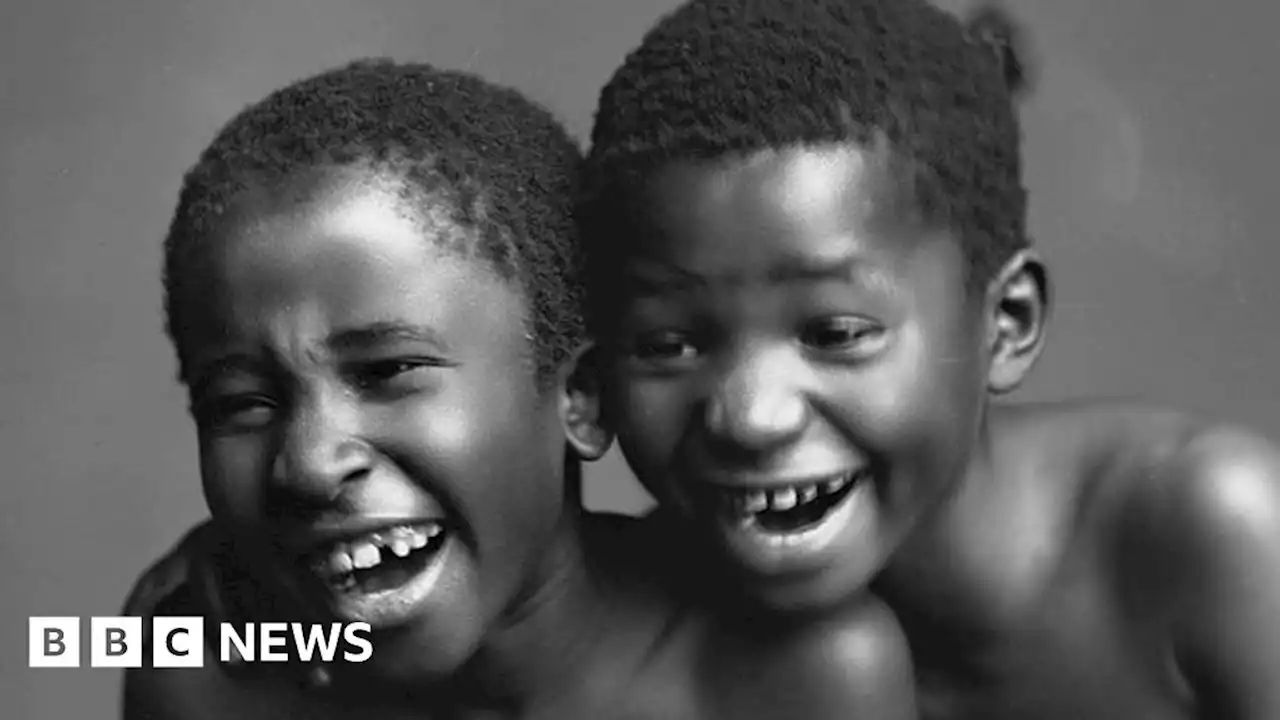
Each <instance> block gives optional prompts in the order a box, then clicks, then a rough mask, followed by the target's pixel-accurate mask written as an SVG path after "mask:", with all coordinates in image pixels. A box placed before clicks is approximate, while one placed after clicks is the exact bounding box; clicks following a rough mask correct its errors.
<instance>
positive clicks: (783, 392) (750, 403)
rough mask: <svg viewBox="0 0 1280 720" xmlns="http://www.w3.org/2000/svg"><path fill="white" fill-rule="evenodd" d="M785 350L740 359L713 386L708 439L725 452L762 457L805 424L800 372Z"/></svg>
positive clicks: (794, 436) (805, 405) (806, 410)
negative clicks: (760, 454) (725, 446)
mask: <svg viewBox="0 0 1280 720" xmlns="http://www.w3.org/2000/svg"><path fill="white" fill-rule="evenodd" d="M789 355H790V353H787V352H785V351H772V352H754V353H751V354H748V355H747V356H745V357H743V358H741V360H740V361H739V362H737V363H736V364H735V365H734V366H732V367H730V368H728V369H727V372H726V373H725V374H724V376H723V377H722V378H721V379H720V381H719V382H718V383H717V384H716V386H715V388H714V390H713V391H712V393H711V396H710V397H709V398H708V400H707V406H706V427H707V431H708V432H709V434H710V435H711V437H712V438H713V439H714V440H716V441H717V442H720V443H723V444H725V445H727V446H729V447H730V448H735V449H738V450H746V451H750V452H765V451H769V450H773V449H775V448H778V447H781V446H785V445H786V444H788V443H790V442H792V441H794V440H795V439H797V438H798V437H799V436H800V434H801V433H802V432H803V430H804V427H805V425H806V423H807V422H808V419H809V405H808V402H807V400H806V399H805V395H804V393H803V392H802V389H801V388H800V379H801V377H802V373H803V368H799V367H796V364H795V363H793V362H791V358H790V357H789Z"/></svg>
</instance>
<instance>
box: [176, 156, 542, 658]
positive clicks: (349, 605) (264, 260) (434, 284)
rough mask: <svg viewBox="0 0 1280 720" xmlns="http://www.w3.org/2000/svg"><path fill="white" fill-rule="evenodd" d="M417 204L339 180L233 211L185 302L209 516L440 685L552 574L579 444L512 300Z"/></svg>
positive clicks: (305, 594) (295, 590) (303, 599)
mask: <svg viewBox="0 0 1280 720" xmlns="http://www.w3.org/2000/svg"><path fill="white" fill-rule="evenodd" d="M405 207H406V205H405V204H404V203H403V202H402V201H401V200H399V199H398V196H397V193H396V189H395V188H394V187H392V186H390V185H388V184H387V183H383V184H381V185H379V184H376V183H371V182H364V183H360V182H341V181H335V182H334V183H331V184H330V186H329V187H328V188H327V189H325V190H323V191H322V192H320V193H319V194H317V195H315V196H314V197H312V198H311V199H310V200H307V201H306V202H303V203H283V202H279V201H273V200H266V199H259V200H258V201H256V202H255V201H247V202H244V203H240V205H239V206H238V207H237V212H236V213H235V218H236V219H235V220H232V221H230V222H228V223H227V225H226V226H225V228H224V232H222V233H221V234H220V235H219V237H218V238H216V240H215V241H214V242H211V243H210V245H211V246H212V247H215V248H216V249H213V250H210V252H211V253H214V257H213V260H212V263H211V268H212V275H213V278H212V283H211V286H212V287H213V290H212V293H211V294H210V296H209V297H208V298H207V301H205V302H201V303H199V304H197V303H191V304H190V305H188V307H196V308H197V309H196V310H195V311H194V312H193V313H191V315H192V319H194V320H195V321H196V324H197V328H198V329H197V331H196V335H197V337H196V339H195V340H194V341H193V342H192V348H191V349H192V356H193V359H194V362H193V370H194V371H193V373H192V377H193V382H192V385H191V395H192V402H193V412H194V414H195V416H196V419H197V423H198V427H199V437H200V455H201V471H202V474H203V481H204V487H205V493H206V497H207V499H208V502H209V505H210V507H211V509H212V512H213V514H214V516H215V517H216V518H217V519H218V520H219V521H221V522H223V523H225V524H227V525H228V526H229V527H230V528H231V529H232V530H233V531H234V533H235V535H236V537H237V538H238V540H239V541H240V542H241V543H242V544H243V546H244V547H246V548H252V549H253V551H254V552H255V553H258V554H259V558H258V559H259V560H261V561H263V562H265V563H267V564H268V566H269V567H272V569H273V572H275V573H276V574H277V577H278V578H279V580H280V588H279V589H280V590H282V591H284V592H286V593H289V594H290V595H291V596H292V597H293V598H294V599H295V600H297V601H299V602H300V603H303V605H304V607H309V608H312V609H315V610H318V611H319V612H321V613H322V614H324V615H327V616H329V617H336V618H338V619H340V620H343V621H367V622H369V623H371V624H372V626H373V627H374V629H375V631H377V630H397V631H398V634H397V633H396V632H393V633H391V636H393V637H400V638H404V637H407V636H411V637H413V638H416V640H415V644H416V645H418V647H419V650H418V652H419V653H425V655H426V656H430V657H431V658H435V659H436V660H438V664H439V665H440V666H441V667H443V666H447V665H448V664H450V663H453V662H457V661H458V660H459V659H460V658H462V657H464V656H465V655H466V654H467V653H468V652H469V651H470V650H471V649H472V648H473V646H474V644H475V642H476V641H477V639H478V638H479V637H480V634H481V633H482V632H483V631H484V628H486V627H487V626H488V625H489V624H490V623H491V622H492V621H493V620H494V619H495V618H496V617H497V616H498V615H499V614H500V613H501V612H503V611H504V610H506V609H507V608H506V606H507V605H508V604H510V603H511V602H513V598H515V597H517V596H519V595H520V594H521V593H523V592H524V591H526V590H527V585H528V584H529V583H530V582H534V581H535V580H534V579H533V578H535V577H536V575H537V574H538V573H540V572H544V571H545V570H546V568H547V565H548V563H549V562H550V561H549V560H548V558H547V556H548V555H552V554H553V553H552V552H551V550H550V548H551V547H552V546H553V545H555V543H554V542H553V541H554V540H555V539H556V538H558V537H561V536H558V535H556V533H557V531H558V530H559V529H560V528H561V527H563V526H562V520H563V519H564V517H565V516H564V514H563V511H562V509H563V492H562V490H563V488H562V485H563V461H564V450H565V442H566V428H565V425H564V424H563V423H562V415H561V412H562V408H561V405H560V403H559V402H558V401H559V399H560V397H561V396H560V395H559V394H558V392H556V391H545V392H539V391H538V389H537V386H536V384H535V382H534V377H533V375H532V365H531V361H530V352H531V348H530V344H529V342H528V340H527V339H526V333H525V323H524V322H523V319H524V317H525V315H526V308H525V303H524V300H523V299H522V296H521V294H520V293H518V292H517V290H516V289H515V288H513V287H512V286H510V285H508V283H506V282H504V281H503V280H501V279H499V278H498V277H497V276H496V275H495V274H493V273H491V272H490V271H489V269H488V268H487V267H485V266H484V265H483V264H481V262H480V261H473V260H468V259H465V258H463V257H460V256H459V255H458V254H456V253H451V252H448V251H446V250H443V249H442V245H441V244H440V241H441V239H442V234H445V233H457V232H461V231H460V230H458V229H457V228H455V227H453V226H451V225H450V224H449V223H448V222H445V221H437V222H435V223H434V224H433V223H430V222H425V221H420V220H418V219H416V218H415V217H414V216H413V215H411V214H409V213H408V212H406V210H405ZM448 239H449V238H447V237H446V238H444V240H448ZM201 308H204V309H201ZM353 571H354V572H353ZM286 619H287V618H286ZM375 644H377V641H376V639H375ZM433 653H434V655H433ZM377 655H378V653H377V652H375V656H377ZM416 662H419V663H424V664H426V665H432V664H433V661H432V660H429V659H427V658H426V657H419V658H417V659H416Z"/></svg>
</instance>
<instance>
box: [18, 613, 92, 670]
mask: <svg viewBox="0 0 1280 720" xmlns="http://www.w3.org/2000/svg"><path fill="white" fill-rule="evenodd" d="M27 631H28V634H27V650H28V655H29V658H30V663H29V665H30V667H64V668H67V667H71V668H73V667H80V618H78V617H33V618H30V619H29V620H28V624H27Z"/></svg>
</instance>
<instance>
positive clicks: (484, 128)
mask: <svg viewBox="0 0 1280 720" xmlns="http://www.w3.org/2000/svg"><path fill="white" fill-rule="evenodd" d="M581 163H582V151H581V149H580V148H579V146H578V144H577V143H576V142H575V141H574V140H573V139H572V138H571V137H570V136H569V134H568V133H567V131H566V130H565V129H564V126H563V125H562V124H561V123H560V122H558V121H557V119H556V118H555V117H553V116H552V114H551V113H550V112H549V111H548V110H546V109H545V108H543V107H542V106H540V105H539V104H537V103H535V102H534V101H532V100H530V99H528V98H527V97H525V96H524V95H522V94H521V93H519V92H517V91H515V90H512V89H509V88H505V87H501V86H499V85H496V84H494V83H491V82H488V81H486V80H483V79H481V78H480V77H478V76H475V75H471V74H468V73H463V72H457V71H448V70H443V69H438V68H436V67H434V66H432V65H429V64H425V63H413V64H408V63H406V64H398V63H395V62H392V61H390V60H383V59H372V60H360V61H356V62H353V63H350V64H348V65H345V66H343V67H339V68H336V69H332V70H329V71H327V72H323V73H320V74H318V75H315V76H312V77H310V78H306V79H303V80H300V81H298V82H295V83H293V84H291V85H288V86H287V87H284V88H282V89H280V90H277V91H275V92H273V93H271V94H270V95H268V96H267V97H266V98H264V99H263V100H261V101H259V102H257V103H255V104H253V105H250V106H249V107H247V108H246V109H244V110H243V111H241V112H240V113H239V114H238V115H236V116H235V117H234V118H233V119H232V120H231V121H230V122H228V123H227V124H226V125H225V126H224V127H223V128H222V129H221V131H220V132H219V133H218V134H217V136H216V137H215V138H214V140H213V142H212V143H211V144H210V145H209V146H208V147H207V148H206V149H205V150H204V151H203V153H202V154H201V155H200V159H199V161H198V162H197V163H196V164H195V166H194V167H192V168H191V169H190V170H189V171H188V172H187V173H186V175H185V177H184V179H183V184H182V190H181V193H180V195H179V199H178V206H177V209H176V211H175V212H174V215H173V219H172V222H171V224H170V227H169V232H168V236H167V237H166V238H165V242H164V291H165V303H164V310H165V322H166V331H167V332H168V334H169V337H170V339H171V340H172V341H173V343H174V346H175V348H176V350H177V354H178V365H179V379H180V380H182V381H183V382H189V381H190V379H191V378H190V377H189V375H188V372H189V369H190V368H189V358H188V355H187V353H188V349H187V344H188V339H189V335H190V330H191V329H192V323H193V322H195V321H194V320H193V318H192V317H191V313H190V312H189V311H190V310H191V307H192V305H191V303H192V300H193V299H195V294H198V293H196V292H195V291H197V290H199V289H200V288H199V286H200V285H201V283H202V282H203V280H202V276H203V275H204V274H206V273H205V271H204V269H203V267H202V264H203V263H206V262H207V257H208V253H207V252H202V249H203V248H204V247H205V245H206V244H207V243H208V242H210V240H211V238H214V237H215V236H216V231H217V229H218V224H219V221H220V218H222V217H223V216H224V215H225V214H226V213H228V212H229V208H231V207H232V204H233V202H234V201H235V200H236V199H237V198H238V197H240V196H241V194H243V193H245V192H247V191H249V190H250V189H258V188H268V189H270V188H287V187H289V186H290V185H291V184H295V183H301V182H306V178H309V177H314V176H315V175H316V174H317V173H319V174H321V175H322V174H324V173H325V172H327V171H331V170H341V169H344V168H367V169H371V170H373V171H374V172H377V173H379V174H383V173H385V174H387V175H388V176H390V177H391V178H392V179H394V180H395V181H396V182H397V183H398V184H400V185H401V186H402V187H403V188H405V192H407V195H408V196H409V198H408V199H410V200H411V201H412V200H418V201H422V202H424V203H429V202H432V201H434V204H437V205H439V204H445V205H448V209H447V211H446V212H448V213H449V214H450V217H449V220H450V221H452V222H453V223H455V224H456V226H457V227H458V228H459V229H461V230H462V233H461V234H462V235H464V236H465V238H464V239H462V240H459V239H457V238H449V239H448V240H447V242H448V243H450V244H451V245H460V246H458V247H452V248H451V249H453V250H456V251H460V252H463V253H466V254H467V255H468V256H469V257H474V258H479V259H481V260H483V261H484V262H487V263H488V264H489V265H490V266H491V267H492V268H493V269H494V270H496V271H497V272H499V274H500V275H501V276H502V277H503V278H504V279H506V280H514V282H515V283H516V284H517V286H518V289H519V290H520V291H521V292H522V293H523V294H524V296H525V298H526V301H527V303H528V308H529V311H528V316H527V322H528V323H529V336H530V337H531V339H532V345H533V347H532V350H533V352H532V357H533V359H534V360H535V361H536V366H537V372H538V377H539V378H540V379H545V378H546V377H547V376H548V373H549V372H550V371H551V370H552V369H554V368H555V367H557V366H558V365H559V363H561V362H562V361H563V360H564V359H565V358H566V357H567V356H568V354H569V353H570V352H571V351H572V350H573V348H574V346H575V345H576V343H577V342H579V341H580V340H581V338H582V336H583V334H584V323H583V320H582V308H581V303H582V291H581V286H580V276H581V271H580V269H579V265H580V262H579V260H578V249H579V246H578V242H577V230H578V229H577V227H576V225H575V223H574V219H573V196H574V192H575V189H576V183H577V180H578V174H579V172H580V170H581ZM432 212H440V210H438V209H434V210H432Z"/></svg>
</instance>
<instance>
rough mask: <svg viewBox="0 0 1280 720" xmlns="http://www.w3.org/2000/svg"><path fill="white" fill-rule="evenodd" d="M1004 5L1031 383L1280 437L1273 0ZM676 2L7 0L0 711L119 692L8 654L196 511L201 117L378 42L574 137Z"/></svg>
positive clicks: (81, 606) (100, 674)
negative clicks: (563, 126)
mask: <svg viewBox="0 0 1280 720" xmlns="http://www.w3.org/2000/svg"><path fill="white" fill-rule="evenodd" d="M1011 1H1012V2H1013V4H1014V8H1015V10H1017V11H1018V12H1019V13H1020V14H1021V15H1022V16H1023V17H1024V18H1025V19H1026V21H1027V22H1028V23H1029V24H1030V27H1031V29H1032V31H1033V32H1034V37H1033V40H1034V41H1035V43H1036V44H1037V47H1038V49H1039V52H1040V56H1041V59H1042V60H1043V72H1042V76H1041V86H1040V90H1039V92H1038V94H1037V95H1036V96H1035V97H1034V98H1033V99H1032V101H1031V102H1030V104H1029V105H1028V107H1027V109H1026V112H1025V118H1026V126H1027V161H1028V178H1029V183H1030V186H1031V188H1032V192H1033V213H1032V215H1033V217H1032V225H1033V228H1034V231H1035V233H1036V235H1037V237H1038V238H1039V241H1040V244H1041V247H1043V249H1044V251H1045V252H1046V253H1047V255H1048V258H1049V260H1050V262H1051V263H1052V266H1053V268H1054V269H1055V270H1056V278H1057V283H1058V284H1057V287H1058V296H1057V297H1058V305H1057V314H1056V317H1055V318H1054V320H1053V325H1052V332H1051V335H1050V343H1049V348H1048V352H1047V355H1046V359H1045V361H1044V362H1043V364H1042V365H1041V366H1040V369H1039V371H1038V372H1037V374H1036V376H1035V378H1034V381H1033V382H1032V383H1031V385H1030V387H1029V388H1027V391H1026V392H1025V393H1024V396H1025V397H1036V398H1045V397H1058V396H1062V395H1079V394H1092V395H1115V394H1126V395H1127V394H1135V395H1147V396H1153V397H1157V398H1160V399H1163V400H1167V401H1169V402H1173V403H1177V404H1180V405H1184V406H1192V407H1196V408H1199V409H1202V410H1204V411H1206V412H1210V413H1214V414H1218V415H1225V416H1228V417H1231V418H1235V419H1238V420H1240V421H1243V422H1246V423H1250V424H1252V425H1254V426H1257V427H1259V428H1261V429H1262V430H1264V431H1266V432H1268V433H1271V434H1272V435H1273V436H1276V437H1280V413H1278V412H1277V406H1278V405H1280V390H1278V389H1277V387H1276V384H1275V376H1276V368H1277V365H1280V333H1278V332H1277V331H1278V330H1280V322H1278V321H1276V320H1274V319H1271V320H1268V319H1267V318H1268V317H1272V316H1273V315H1274V314H1275V313H1277V312H1280V293H1278V292H1277V290H1276V288H1275V286H1274V285H1273V284H1272V281H1271V273H1272V272H1273V271H1274V270H1275V269H1276V267H1277V264H1278V263H1280V246H1277V244H1276V241H1275V232H1274V229H1273V227H1272V222H1273V220H1274V215H1275V210H1276V207H1277V201H1278V200H1280V197H1277V192H1276V187H1277V183H1276V179H1275V176H1274V174H1273V173H1274V172H1275V171H1276V168H1278V167H1280V146H1278V145H1277V143H1276V138H1275V134H1274V133H1275V128H1277V127H1280V97H1278V96H1280V83H1278V82H1277V80H1276V77H1275V75H1274V74H1273V72H1272V70H1271V67H1272V64H1273V62H1274V59H1275V53H1276V50H1277V49H1278V48H1277V40H1276V37H1277V36H1276V34H1275V28H1276V25H1277V20H1280V9H1277V7H1278V6H1277V4H1276V3H1274V2H1270V1H1269V0H1220V1H1219V2H1216V3H1209V2H1204V1H1203V0H1073V1H1072V2H1063V1H1062V0H1022V1H1021V2H1019V0H1011ZM674 4H675V2H674V0H506V1H501V0H429V1H428V0H221V1H220V2H174V1H173V0H116V1H115V2H83V1H80V0H42V1H41V2H37V1H36V0H27V1H26V2H21V1H19V2H17V3H6V6H5V9H4V10H3V11H0V82H2V83H3V85H2V88H3V90H2V91H0V92H2V95H0V97H2V98H3V101H4V105H3V108H4V110H3V112H2V113H0V137H2V138H3V148H2V149H3V156H2V157H3V169H4V175H3V177H4V187H3V195H2V196H0V232H2V234H3V248H4V257H3V262H0V272H2V273H3V277H4V281H3V284H2V285H0V292H2V293H3V296H2V297H0V313H2V319H0V323H2V324H0V338H3V339H2V340H0V344H2V346H3V348H4V351H3V352H0V408H3V410H2V411H0V443H2V445H0V447H2V448H3V456H2V460H3V463H4V467H3V473H4V475H5V478H4V481H3V482H4V484H3V486H0V487H2V490H0V498H2V499H0V564H2V569H0V573H2V574H3V575H4V576H5V580H6V582H5V587H6V588H7V589H5V590H3V591H0V609H3V611H4V612H3V613H2V614H0V640H3V642H2V643H0V705H2V706H4V707H3V709H0V715H3V716H4V717H5V718H31V719H32V720H42V719H44V718H49V719H50V720H55V719H56V720H62V719H64V718H92V717H103V718H110V717H114V716H115V714H116V712H117V711H116V701H117V700H116V699H117V693H118V690H117V688H118V684H119V679H120V676H119V673H118V672H116V671H111V670H93V669H89V668H82V669H79V670H54V669H50V670H32V669H28V668H27V655H26V653H27V648H26V618H27V616H29V615H79V616H85V617H87V616H90V615H93V614H105V615H111V614H115V613H116V612H118V610H119V606H120V602H121V599H122V597H123V595H124V593H125V592H126V590H127V589H128V586H129V584H130V581H131V580H132V579H133V578H134V576H135V574H136V572H137V571H138V570H139V568H140V567H141V566H142V565H143V564H144V563H145V562H147V561H149V560H151V559H152V558H153V557H154V556H155V555H156V554H157V553H158V552H160V551H161V550H163V549H164V548H165V547H166V546H168V545H169V544H170V543H171V542H172V541H173V540H174V539H175V537H176V536H177V534H178V533H179V532H180V531H182V530H183V529H184V528H186V527H188V526H189V525H190V524H191V523H193V522H195V521H196V520H198V519H199V518H200V517H202V515H203V513H204V507H203V503H202V500H201V498H200V495H199V488H198V481H197V477H196V464H195V443H194V435H193V432H192V428H191V425H190V423H188V421H187V419H186V417H185V415H184V412H183V397H182V394H181V393H180V392H179V389H178V387H177V385H176V384H175V383H174V382H173V381H172V376H173V371H174V364H173V361H172V358H171V355H170V351H169V348H168V346H167V345H166V342H165V340H164V337H163V336H162V334H161V318H160V313H159V299H160V287H159V282H158V273H157V269H158V266H159V247H160V238H161V236H162V234H163V232H164V230H165V226H166V223H167V221H168V217H169V213H170V211H171V209H172V205H173V202H174V201H175V199H176V193H177V188H178V182H179V178H180V175H181V173H182V171H183V170H184V168H185V167H186V166H187V165H188V164H189V163H191V162H192V161H193V160H194V159H195V157H196V154H197V153H198V152H199V150H200V148H201V147H202V146H203V145H204V143H206V142H207V141H208V140H209V139H210V138H211V136H212V134H213V133H214V131H215V130H216V128H217V127H218V126H219V125H220V124H221V123H222V122H224V121H225V120H226V119H228V118H229V116H230V115H231V114H232V113H234V112H236V111H237V110H239V109H240V108H241V107H242V106H243V105H244V104H246V103H248V102H250V101H252V100H255V99H257V98H258V97H260V96H261V95H263V94H264V93H266V92H267V91H269V90H271V89H273V88H275V87H276V86H278V85H280V84H282V83H285V82H288V81H291V80H294V79H296V78H298V77H300V76H302V75H304V74H309V73H312V72H315V71H318V70H320V69H322V68H325V67H326V66H329V65H333V64H338V63H341V62H344V61H346V60H348V59H351V58H352V57H355V56H361V55H377V54H388V55H394V56H397V57H400V58H418V59H426V60H430V61H433V62H436V63H439V64H443V65H451V66H462V67H467V68H471V69H473V70H476V71H479V72H482V73H485V74H487V75H488V76H490V77H492V78H494V79H497V80H500V81H503V82H507V83H511V84H514V85H517V86H519V87H521V88H523V89H524V90H526V91H527V92H529V93H531V94H532V95H533V96H535V97H537V98H538V99H540V100H542V101H544V102H545V103H547V104H549V105H550V106H551V107H553V108H555V109H556V110H557V111H558V112H559V113H560V114H561V115H562V116H563V117H564V118H565V119H566V121H567V122H568V123H569V125H570V126H571V128H572V129H573V130H574V131H575V132H576V133H578V134H579V135H581V136H585V133H586V131H587V128H588V127H589V122H590V118H591V109H592V106H593V104H594V100H595V93H596V91H597V90H598V88H599V86H600V85H601V84H602V83H603V81H604V80H605V78H606V77H607V75H608V73H609V72H610V71H611V70H612V68H613V67H614V66H615V65H616V63H618V62H619V61H620V59H621V56H622V54H623V53H624V51H625V50H626V49H628V48H629V47H630V46H632V45H633V44H634V43H635V42H636V41H637V40H638V39H639V37H640V35H641V33H642V32H643V30H644V29H645V28H646V26H647V25H648V24H649V23H651V22H652V21H653V20H654V19H655V18H656V17H657V16H658V15H659V13H661V12H663V11H666V10H668V9H669V8H670V7H672V6H673V5H674ZM962 4H964V3H962V2H961V0H952V1H950V2H946V3H945V5H946V6H947V7H949V8H951V9H955V8H957V7H959V6H961V5H962ZM588 479H589V486H588V492H587V498H588V501H589V503H590V504H591V505H592V506H595V507H610V508H615V509H623V510H635V509H638V508H640V507H642V506H643V505H644V504H645V503H646V500H645V496H644V495H643V494H641V493H640V492H639V491H637V490H636V489H635V488H634V487H633V485H632V481H631V479H630V477H629V476H628V474H627V472H626V471H625V469H624V468H623V466H622V464H621V463H620V462H619V461H618V460H617V458H616V457H610V458H609V459H608V460H607V461H605V462H603V463H601V464H599V465H596V466H594V468H593V471H592V472H591V473H590V474H589V477H588ZM86 624H87V623H86Z"/></svg>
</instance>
